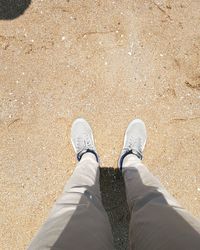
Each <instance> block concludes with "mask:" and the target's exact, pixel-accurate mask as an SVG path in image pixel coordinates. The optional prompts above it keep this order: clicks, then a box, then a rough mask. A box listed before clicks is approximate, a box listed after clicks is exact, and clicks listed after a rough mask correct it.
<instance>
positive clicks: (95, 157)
mask: <svg viewBox="0 0 200 250" xmlns="http://www.w3.org/2000/svg"><path fill="white" fill-rule="evenodd" d="M86 158H90V159H93V160H95V161H97V162H99V157H98V155H97V153H96V152H95V151H94V150H91V149H86V150H84V151H81V152H80V153H78V154H77V160H78V161H80V160H82V159H86Z"/></svg>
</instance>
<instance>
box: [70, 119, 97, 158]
mask: <svg viewBox="0 0 200 250" xmlns="http://www.w3.org/2000/svg"><path fill="white" fill-rule="evenodd" d="M71 142H72V146H73V148H74V151H75V152H76V154H77V159H78V161H80V160H81V157H82V156H83V154H85V153H87V152H90V153H93V154H94V155H95V156H96V159H97V162H98V155H97V152H96V148H95V145H94V139H93V134H92V129H91V127H90V125H89V124H88V122H87V121H86V120H85V119H83V118H78V119H76V120H75V121H74V122H73V124H72V128H71Z"/></svg>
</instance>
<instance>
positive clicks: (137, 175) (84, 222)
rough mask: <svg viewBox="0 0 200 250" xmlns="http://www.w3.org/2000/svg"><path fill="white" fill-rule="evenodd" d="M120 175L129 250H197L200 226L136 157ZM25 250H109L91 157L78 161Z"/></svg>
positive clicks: (95, 166)
mask: <svg viewBox="0 0 200 250" xmlns="http://www.w3.org/2000/svg"><path fill="white" fill-rule="evenodd" d="M123 175H124V180H125V186H126V195H127V202H128V206H129V209H130V213H131V220H130V226H129V242H130V249H131V250H133V249H134V250H158V249H159V250H179V249H180V250H199V249H200V222H199V221H198V220H197V219H195V218H194V217H192V216H191V215H190V214H189V213H188V212H187V211H186V210H184V209H183V208H182V207H181V206H180V205H179V204H178V203H177V201H176V200H174V198H173V197H171V196H170V194H169V193H167V191H166V190H165V189H164V188H163V187H162V185H161V184H160V182H159V181H158V180H157V179H156V178H155V177H154V176H153V175H151V173H150V172H149V171H148V169H147V168H146V167H145V166H144V165H143V164H142V163H141V161H140V160H139V159H138V158H137V157H136V156H134V155H128V156H127V157H126V158H125V159H124V162H123ZM29 249H30V250H46V249H52V250H58V249H59V250H61V249H62V250H65V249H66V250H104V249H105V250H112V249H114V246H113V239H112V232H111V227H110V224H109V220H108V217H107V214H106V212H105V210H104V207H103V205H102V202H101V194H100V187H99V166H98V163H97V162H96V160H95V157H94V155H92V154H90V153H87V154H85V155H83V157H82V159H81V161H80V162H79V163H78V164H77V166H76V168H75V170H74V173H73V175H72V176H71V178H70V180H69V181H68V183H67V184H66V186H65V188H64V192H63V194H62V196H61V197H60V199H58V201H57V202H56V204H55V205H54V207H53V209H52V211H51V213H50V215H49V217H48V219H47V221H46V222H45V224H44V225H43V226H42V228H41V229H40V231H39V232H38V234H37V235H36V236H35V238H34V239H33V241H32V242H31V244H30V246H29Z"/></svg>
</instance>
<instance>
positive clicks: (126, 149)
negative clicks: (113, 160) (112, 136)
mask: <svg viewBox="0 0 200 250" xmlns="http://www.w3.org/2000/svg"><path fill="white" fill-rule="evenodd" d="M146 139H147V132H146V127H145V124H144V122H143V121H142V120H140V119H135V120H133V121H132V122H130V124H129V125H128V128H127V129H126V132H125V137H124V146H123V149H122V152H121V155H120V158H119V162H118V165H119V168H120V169H122V163H123V160H124V158H125V157H126V156H127V155H128V154H134V155H136V156H137V157H138V158H139V159H141V160H142V158H143V156H142V152H143V150H144V147H145V144H146Z"/></svg>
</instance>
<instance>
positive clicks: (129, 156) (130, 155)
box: [119, 150, 142, 170]
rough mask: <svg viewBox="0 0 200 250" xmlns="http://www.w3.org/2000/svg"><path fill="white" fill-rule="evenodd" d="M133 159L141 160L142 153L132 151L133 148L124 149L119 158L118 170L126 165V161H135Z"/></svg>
mask: <svg viewBox="0 0 200 250" xmlns="http://www.w3.org/2000/svg"><path fill="white" fill-rule="evenodd" d="M135 160H137V161H138V160H139V161H140V160H142V154H140V153H139V152H136V151H133V150H129V151H126V152H125V153H124V154H123V155H122V156H121V159H120V164H119V165H120V170H122V168H123V166H124V165H126V163H127V161H128V162H130V161H135Z"/></svg>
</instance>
